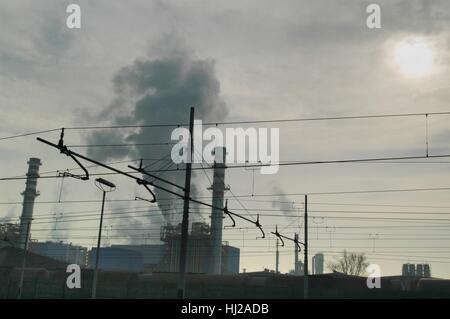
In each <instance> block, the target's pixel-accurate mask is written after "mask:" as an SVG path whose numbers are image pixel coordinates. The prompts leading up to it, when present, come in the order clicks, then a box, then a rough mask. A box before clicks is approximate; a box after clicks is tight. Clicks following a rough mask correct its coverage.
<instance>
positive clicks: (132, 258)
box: [88, 247, 144, 272]
mask: <svg viewBox="0 0 450 319" xmlns="http://www.w3.org/2000/svg"><path fill="white" fill-rule="evenodd" d="M96 258H97V248H92V250H90V251H89V259H88V268H90V269H94V268H95V262H96ZM98 268H99V269H102V270H112V271H130V272H140V271H142V270H143V269H144V258H143V254H142V252H139V251H135V250H132V249H122V248H117V247H102V248H100V256H99V261H98Z"/></svg>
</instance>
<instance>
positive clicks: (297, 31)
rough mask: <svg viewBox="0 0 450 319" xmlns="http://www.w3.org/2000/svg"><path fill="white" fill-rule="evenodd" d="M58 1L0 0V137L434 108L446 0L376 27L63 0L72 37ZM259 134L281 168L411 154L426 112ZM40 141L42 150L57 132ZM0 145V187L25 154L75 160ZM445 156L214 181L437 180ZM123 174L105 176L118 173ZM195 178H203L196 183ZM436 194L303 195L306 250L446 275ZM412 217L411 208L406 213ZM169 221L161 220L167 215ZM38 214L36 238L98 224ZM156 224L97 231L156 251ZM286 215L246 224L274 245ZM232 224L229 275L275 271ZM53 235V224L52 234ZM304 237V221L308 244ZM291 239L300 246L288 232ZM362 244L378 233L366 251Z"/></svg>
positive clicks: (266, 245)
mask: <svg viewBox="0 0 450 319" xmlns="http://www.w3.org/2000/svg"><path fill="white" fill-rule="evenodd" d="M372 2H373V1H372ZM69 3H72V1H56V0H53V1H50V0H49V1H33V2H30V1H22V0H2V1H1V3H0V88H1V89H0V108H1V114H2V116H1V125H0V137H4V136H10V135H15V134H20V133H24V132H32V131H40V130H47V129H52V128H59V127H72V126H85V125H99V124H102V125H103V124H123V123H128V124H153V123H172V124H173V123H186V121H187V119H188V108H189V107H190V106H195V107H196V110H197V115H198V116H197V117H196V118H199V119H204V120H205V121H206V120H208V121H225V120H241V119H242V120H244V119H245V120H266V119H289V118H305V117H328V116H351V115H366V114H367V115H370V114H397V113H426V112H428V113H431V112H447V111H450V106H449V100H450V88H449V83H450V72H449V71H450V56H449V52H450V51H449V49H450V2H448V1H445V0H442V1H425V0H423V1H411V0H398V1H397V0H390V1H376V3H377V4H379V5H380V6H381V26H382V27H381V28H380V29H369V28H367V26H366V18H367V13H366V7H367V5H368V4H369V3H371V2H369V1H357V0H354V1H350V0H342V1H325V0H320V1H299V0H295V1H277V2H276V3H275V2H274V1H261V0H258V1H256V0H255V1H148V0H146V1H126V2H125V1H77V2H76V3H78V4H79V5H80V7H81V29H68V28H67V27H66V17H67V14H66V12H65V11H66V7H67V5H68V4H69ZM405 43H407V44H408V43H409V44H411V43H412V44H416V45H418V46H420V47H426V50H428V51H426V52H428V53H430V54H432V65H430V66H429V67H428V68H427V69H426V70H424V72H421V73H420V74H411V72H407V71H414V65H408V64H407V65H405V64H403V63H402V62H401V61H398V57H399V56H398V52H399V51H398V50H399V47H400V46H401V45H402V44H405ZM410 53H411V54H413V55H414V54H415V52H414V51H412V52H410ZM419 53H420V52H419ZM402 57H403V58H406V57H405V56H402ZM421 57H423V55H420V54H419V60H420V58H421ZM415 62H416V63H420V61H418V62H417V61H414V60H413V62H412V63H413V64H414V63H415ZM405 68H406V69H405ZM449 119H450V116H448V115H440V116H431V117H430V118H429V123H428V124H429V139H428V141H429V152H430V154H431V155H437V154H449V153H450V130H449V125H448V123H449V122H448V121H449ZM262 126H266V127H267V126H270V127H278V128H279V129H280V160H281V161H291V160H295V161H311V160H318V161H325V160H339V159H351V158H368V157H384V156H387V157H393V156H415V155H417V156H422V155H424V154H425V150H426V135H425V118H424V117H407V118H383V119H370V120H346V121H319V122H316V121H312V122H295V123H289V124H286V123H283V124H279V123H275V124H268V125H261V126H259V127H262ZM245 127H247V126H245ZM169 134H170V132H169V131H164V130H160V131H156V132H153V131H137V132H136V131H132V132H130V131H126V132H124V131H123V130H122V131H119V130H113V131H67V132H66V142H67V144H69V145H70V144H87V143H95V142H102V143H103V142H105V143H124V142H140V143H144V142H145V141H147V142H156V141H163V142H168V141H169V139H170V135H169ZM41 137H45V138H49V139H51V140H52V141H54V142H56V141H57V139H58V132H55V133H47V134H42V135H41ZM0 148H1V152H0V154H1V159H0V161H1V165H0V177H10V176H19V175H23V174H24V173H25V172H26V169H27V164H26V162H27V159H28V158H30V157H39V158H41V160H42V162H43V165H42V167H41V172H45V171H55V170H58V169H60V170H64V169H66V168H72V167H75V166H76V165H75V163H73V162H71V161H70V159H69V158H67V157H65V156H64V157H63V156H61V155H59V153H58V152H57V151H56V150H52V149H49V147H47V146H45V145H43V144H40V143H38V142H37V141H36V140H35V136H29V137H24V138H17V139H10V140H3V141H0ZM155 149H156V148H151V149H149V147H146V148H145V147H144V148H140V149H126V148H121V149H120V148H115V149H106V148H102V149H95V150H89V154H90V155H92V156H96V157H97V158H101V159H102V160H105V161H110V162H111V161H125V160H130V159H135V158H139V157H142V156H150V157H152V156H155V157H158V156H159V157H158V158H160V157H162V156H163V155H166V154H169V153H168V152H169V151H170V149H169V148H168V147H166V148H164V147H162V148H161V147H160V149H157V150H155ZM77 150H78V151H80V152H81V153H87V152H88V150H87V149H83V148H81V149H77ZM432 161H435V162H438V163H434V164H433V163H430V162H432ZM446 161H447V160H446V159H445V158H441V159H428V160H415V161H410V162H409V163H408V162H406V161H401V162H400V163H352V164H321V165H303V166H287V167H282V168H280V171H279V173H278V174H276V175H260V174H259V173H258V172H257V171H256V172H255V182H254V184H255V187H254V189H253V190H252V184H253V180H252V171H250V170H239V169H229V170H228V171H227V176H226V183H227V184H229V185H230V187H231V191H232V192H233V194H235V195H249V194H252V192H253V193H254V194H289V193H317V192H336V191H337V192H339V191H358V190H386V189H403V188H407V189H411V188H430V187H450V182H449V177H450V167H449V165H450V160H448V163H447V162H446ZM425 162H426V163H425ZM128 164H129V163H123V164H121V165H118V167H121V168H124V169H126V166H127V165H128ZM92 172H96V170H95V169H93V170H92ZM207 174H209V176H208V177H209V178H212V177H211V176H212V175H211V172H208V173H207ZM110 179H111V180H112V181H114V182H115V183H116V184H117V185H118V189H117V191H116V192H114V193H111V194H110V195H108V196H109V198H110V199H128V200H130V199H134V197H135V196H136V195H138V196H145V193H144V192H143V191H142V189H140V188H139V186H138V185H136V184H135V183H133V182H132V181H130V180H127V179H125V178H120V177H117V176H112V177H110ZM24 184H25V183H24V181H23V180H18V181H0V185H1V192H0V202H3V203H4V204H3V205H1V206H0V217H2V216H5V217H7V218H14V217H18V216H19V215H20V211H21V205H12V204H6V203H5V202H20V201H21V200H22V197H21V196H20V192H21V191H23V189H24ZM194 184H195V188H196V191H197V192H198V195H199V196H200V195H202V196H210V193H209V191H208V190H207V189H206V188H207V187H208V186H210V185H209V181H208V179H207V177H206V176H205V174H203V173H202V172H197V173H196V174H195V176H194ZM38 189H39V190H40V191H41V196H40V197H39V198H38V201H57V200H58V199H59V194H60V192H61V194H62V200H86V199H88V200H98V199H100V196H101V194H100V192H99V191H98V190H97V189H96V188H95V186H94V185H93V182H92V181H89V182H81V181H79V180H74V179H65V181H64V184H63V185H62V187H61V180H60V179H48V180H39V183H38ZM449 194H450V192H449V191H433V192H432V191H428V192H395V193H393V192H389V193H375V194H374V193H372V194H340V195H311V196H310V199H309V200H310V202H311V205H310V207H309V209H310V210H311V222H310V226H311V227H312V229H311V230H310V238H311V243H310V246H311V250H312V253H315V252H319V251H322V252H324V254H325V256H326V259H327V260H332V256H333V255H334V254H336V252H340V251H342V250H343V249H345V248H347V249H348V250H350V251H364V252H366V253H367V254H368V257H369V261H370V262H373V263H377V264H379V265H381V266H382V272H383V274H399V273H400V271H401V264H402V263H404V262H408V261H410V262H414V263H418V262H429V263H430V264H431V265H432V272H433V275H435V276H441V277H447V278H450V272H449V270H448V269H449V267H448V263H450V237H448V229H449V228H448V227H450V223H449V221H448V217H449V215H450V201H449V197H450V196H449ZM227 196H228V197H229V198H230V206H231V207H233V208H236V209H241V208H242V207H241V205H240V204H239V203H238V202H236V201H235V200H234V199H233V196H232V194H231V193H229V192H228V193H227ZM242 200H243V201H242V204H243V205H244V206H245V207H246V208H248V209H257V208H261V209H267V210H270V209H275V210H277V209H280V211H271V212H269V211H265V212H264V213H266V214H269V213H272V214H278V215H282V214H287V215H292V214H298V212H296V211H295V210H296V209H297V208H299V209H300V210H301V209H302V205H301V204H296V205H294V212H293V211H292V210H293V209H292V205H291V204H289V203H290V202H292V201H296V202H302V201H303V197H302V196H294V195H284V196H280V197H273V196H272V197H258V198H256V197H255V198H242ZM255 200H259V201H255ZM272 200H273V201H283V202H288V203H284V205H280V203H278V204H277V203H276V202H275V203H272V202H271V201H272ZM265 201H267V202H265ZM335 204H341V205H335ZM343 204H347V205H343ZM348 204H352V205H348ZM354 204H364V205H366V206H353V205H354ZM376 205H393V206H376ZM395 205H397V206H395ZM406 205H409V206H414V207H404V206H406ZM418 206H422V207H418ZM427 206H433V207H427ZM437 206H439V207H443V208H436V207H437ZM108 207H109V209H119V208H121V209H127V208H132V207H141V210H143V212H142V211H141V215H142V214H145V211H146V210H147V209H151V210H155V209H157V206H154V207H151V208H147V207H146V203H145V202H133V201H129V202H125V201H124V202H112V203H109V206H108ZM98 208H99V203H83V204H80V203H77V204H74V203H72V204H69V203H64V204H37V205H36V206H35V210H34V211H35V215H34V216H35V218H38V217H39V215H42V216H45V215H46V214H47V217H48V216H52V215H51V214H55V213H56V214H60V213H63V214H64V213H65V214H68V213H70V212H77V211H84V210H95V209H98ZM283 210H284V212H283ZM179 211H180V210H179V209H178V211H177V210H176V209H175V210H174V212H179ZM338 211H347V213H344V212H338ZM348 211H351V213H349V212H348ZM355 212H366V213H359V214H357V213H355ZM367 212H371V213H370V214H369V213H367ZM376 212H385V213H376ZM398 212H401V213H402V214H396V213H398ZM410 212H416V213H417V214H406V213H410ZM433 212H438V213H439V214H431V213H433ZM147 213H148V212H147ZM250 213H252V214H253V213H255V211H250ZM264 213H263V212H261V214H262V215H263V214H264ZM419 213H420V214H419ZM424 213H427V214H424ZM446 213H448V215H446ZM49 214H50V215H49ZM136 214H137V213H136ZM67 216H68V215H66V217H67ZM174 216H176V217H174V220H173V221H177V220H180V218H179V217H178V215H174ZM320 216H328V217H325V218H324V219H322V218H319V217H320ZM335 216H337V217H340V218H334V217H335ZM90 217H91V218H93V217H92V216H90ZM313 217H315V218H313ZM342 217H355V218H353V219H350V218H342ZM358 217H359V218H360V217H363V218H365V219H358ZM367 217H377V218H385V217H387V218H403V220H396V221H385V220H368V219H366V218H367ZM202 218H204V220H206V221H208V220H209V212H208V211H204V212H203V217H199V216H196V217H194V220H202ZM425 218H427V219H429V220H424V219H425ZM405 219H406V220H405ZM407 219H410V220H407ZM7 220H11V219H7ZM40 221H41V222H42V223H41V224H39V223H38V220H36V221H35V224H34V225H33V229H32V233H33V237H34V238H35V239H39V240H46V239H52V240H54V239H63V240H65V241H70V242H73V243H78V244H82V245H87V246H92V245H93V244H94V242H95V234H96V231H95V227H96V226H97V221H85V222H71V223H62V222H60V223H58V224H57V225H55V224H54V223H53V222H52V220H51V219H47V220H44V219H41V220H40ZM130 221H134V223H135V224H136V223H143V224H142V225H137V226H136V228H138V230H134V231H130V232H128V234H124V232H123V230H122V231H121V230H120V228H126V227H130V228H131V227H132V226H128V224H130V223H131V222H130ZM44 222H45V223H44ZM162 222H163V218H162V217H161V216H160V215H158V214H155V215H154V216H153V217H151V218H147V217H145V218H144V217H142V218H135V219H132V218H126V219H124V218H122V219H108V220H107V222H106V225H107V226H110V225H112V226H113V228H112V231H111V232H110V235H111V238H110V241H109V242H110V243H111V242H112V243H119V242H124V241H125V239H124V238H122V236H125V235H130V234H131V235H130V236H132V237H133V238H131V239H133V240H134V241H135V242H140V243H142V242H144V241H145V238H146V236H147V237H148V238H147V242H149V243H150V242H155V241H156V239H157V238H158V236H159V230H158V229H159V227H160V226H161V224H162ZM226 222H227V221H225V223H226ZM298 222H299V219H298V218H292V217H280V216H278V217H271V216H267V217H261V223H262V224H263V225H267V226H266V227H265V230H266V233H269V232H270V231H272V230H274V228H275V224H278V225H279V229H283V228H284V233H285V234H286V235H288V236H292V235H293V232H294V231H296V229H294V228H293V226H295V225H297V224H298ZM152 224H153V226H152ZM238 226H240V227H247V226H248V227H249V230H248V231H245V230H242V231H239V230H230V229H227V230H225V231H224V240H225V241H229V242H230V244H232V245H235V246H239V247H240V248H241V249H242V250H241V253H242V257H241V269H242V268H246V269H247V271H252V270H255V271H256V270H262V269H263V268H271V269H273V268H274V262H275V255H274V253H273V252H274V245H275V240H274V239H273V237H272V238H271V239H267V240H259V239H258V240H255V238H256V236H257V235H258V232H257V229H254V228H252V227H251V225H248V224H245V222H244V221H238ZM286 226H288V228H285V227H286ZM405 226H406V227H405ZM424 226H425V227H424ZM55 227H56V229H58V228H65V229H67V230H64V231H59V232H55V231H54V229H55ZM86 227H91V228H90V229H86ZM314 227H320V228H319V231H318V233H316V229H315V228H314ZM327 227H328V228H327ZM402 227H403V228H402ZM83 228H84V229H83ZM297 231H299V230H298V229H297ZM327 231H328V232H327ZM332 231H334V232H332ZM133 232H134V233H133ZM330 232H332V233H331V235H330ZM300 233H301V236H303V235H302V234H303V229H301V230H300ZM55 234H58V236H59V238H55ZM146 234H147V235H146ZM148 234H150V235H148ZM375 234H378V235H375ZM114 235H116V236H117V237H116V238H113V236H114ZM371 237H372V238H374V237H376V238H378V239H376V240H375V241H374V242H373V240H372V239H370V238H371ZM330 238H331V240H330ZM373 244H374V246H373ZM402 247H404V248H402ZM292 250H293V248H292V246H291V245H290V244H287V245H286V247H285V248H283V250H282V258H281V271H283V272H287V271H289V270H290V269H293V262H292V261H293V254H292Z"/></svg>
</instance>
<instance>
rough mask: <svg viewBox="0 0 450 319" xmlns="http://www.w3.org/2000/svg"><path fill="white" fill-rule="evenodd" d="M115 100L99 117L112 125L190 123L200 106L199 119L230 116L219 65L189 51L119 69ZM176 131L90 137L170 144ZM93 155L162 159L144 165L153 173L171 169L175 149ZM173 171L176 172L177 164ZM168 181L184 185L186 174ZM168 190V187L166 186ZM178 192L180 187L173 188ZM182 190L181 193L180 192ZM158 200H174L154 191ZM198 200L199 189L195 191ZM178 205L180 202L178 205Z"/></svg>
mask: <svg viewBox="0 0 450 319" xmlns="http://www.w3.org/2000/svg"><path fill="white" fill-rule="evenodd" d="M113 85H114V94H115V96H114V98H113V101H112V103H111V104H110V106H109V107H108V108H107V109H106V110H105V111H103V112H102V113H101V114H99V116H98V119H99V120H100V119H101V120H102V121H103V120H105V119H107V120H109V123H111V124H113V125H120V124H126V125H145V124H174V123H175V124H178V123H179V124H186V123H188V122H189V110H190V107H191V106H193V107H195V118H196V119H202V120H203V121H220V120H223V119H224V118H225V116H226V115H227V112H228V111H227V107H226V105H225V103H224V102H223V100H222V99H221V97H220V82H219V80H218V79H217V77H216V75H215V71H214V62H213V61H210V60H201V59H194V58H193V57H192V55H191V54H190V53H189V52H188V50H186V49H183V48H181V49H180V48H179V47H177V48H175V49H173V50H171V51H170V52H165V53H164V56H163V57H160V58H147V59H139V60H136V61H135V62H134V63H133V64H132V65H129V66H126V67H124V68H122V69H121V70H119V72H118V73H117V74H116V75H115V76H114V78H113ZM174 128H175V127H158V128H141V129H138V130H133V131H126V130H113V131H109V130H106V131H98V132H95V133H93V134H92V135H90V136H89V137H88V142H89V143H91V144H118V143H132V144H135V143H137V144H139V143H168V142H171V141H170V134H171V131H172V130H173V129H174ZM89 151H90V153H89V155H90V156H92V157H95V158H97V159H101V160H111V159H119V158H124V157H130V158H144V159H160V158H164V157H165V158H164V159H163V160H162V161H160V162H158V163H154V162H155V161H150V160H149V161H144V166H146V165H150V164H152V163H153V165H152V166H149V168H148V169H149V170H154V169H163V168H165V167H167V166H169V165H170V164H171V163H172V161H171V158H170V151H171V145H163V146H137V147H130V148H122V147H110V148H108V147H106V148H103V147H102V148H91V149H90V150H89ZM171 168H176V166H175V164H172V167H171ZM163 177H164V178H166V179H169V180H170V181H172V182H174V183H177V184H179V185H183V184H184V171H181V172H178V173H173V172H172V173H171V172H166V173H164V175H163ZM164 186H167V185H164ZM174 190H176V189H174ZM178 191H179V190H178ZM155 192H156V196H157V198H158V197H159V198H169V197H170V195H169V194H167V193H166V192H164V191H160V190H155ZM191 192H192V196H196V193H197V190H196V187H195V185H193V186H192V188H191ZM177 202H178V203H179V201H177ZM165 204H167V201H164V202H158V205H159V207H160V209H161V211H162V213H163V216H164V219H165V221H166V222H169V221H170V220H171V218H170V213H171V212H172V213H173V211H171V210H168V209H167V205H165Z"/></svg>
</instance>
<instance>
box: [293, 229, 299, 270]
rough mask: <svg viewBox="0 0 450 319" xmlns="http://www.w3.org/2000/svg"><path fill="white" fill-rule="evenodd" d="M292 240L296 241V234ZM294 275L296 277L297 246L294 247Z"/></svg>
mask: <svg viewBox="0 0 450 319" xmlns="http://www.w3.org/2000/svg"><path fill="white" fill-rule="evenodd" d="M294 240H296V241H298V234H297V233H295V234H294ZM294 249H295V250H294V274H295V275H298V273H299V271H298V245H294Z"/></svg>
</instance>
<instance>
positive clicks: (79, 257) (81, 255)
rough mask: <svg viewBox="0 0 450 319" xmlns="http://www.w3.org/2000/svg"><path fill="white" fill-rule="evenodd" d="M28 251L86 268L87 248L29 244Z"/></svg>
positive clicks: (56, 244)
mask: <svg viewBox="0 0 450 319" xmlns="http://www.w3.org/2000/svg"><path fill="white" fill-rule="evenodd" d="M29 247H30V251H32V252H33V253H35V254H37V255H41V256H46V257H49V258H53V259H55V260H59V261H62V262H65V263H68V264H77V265H80V266H82V267H85V266H86V259H87V248H85V247H82V246H76V245H72V244H71V243H70V244H67V243H63V242H51V241H47V242H31V243H30V246H29Z"/></svg>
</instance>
